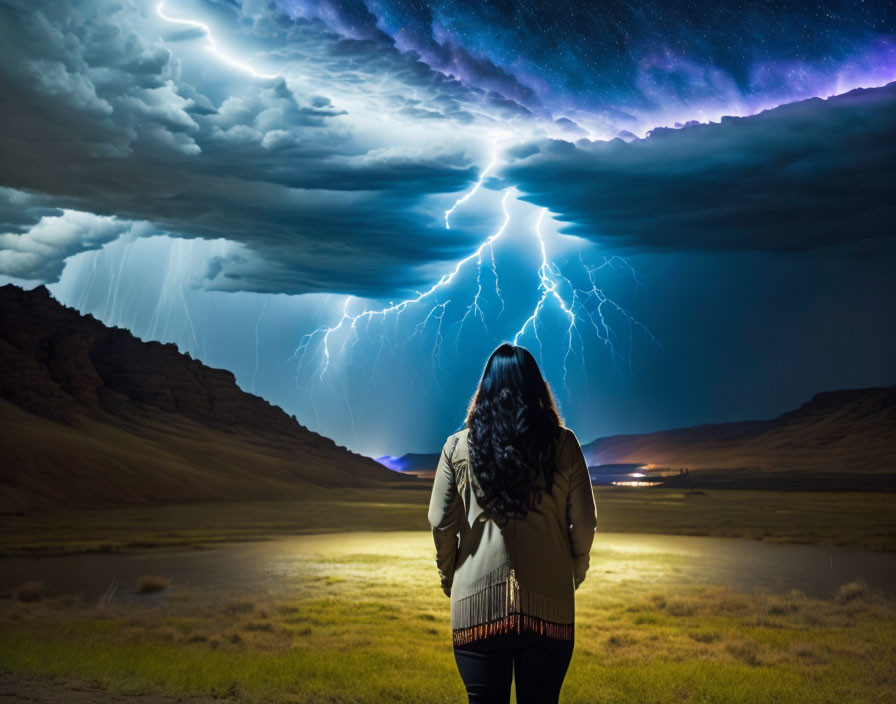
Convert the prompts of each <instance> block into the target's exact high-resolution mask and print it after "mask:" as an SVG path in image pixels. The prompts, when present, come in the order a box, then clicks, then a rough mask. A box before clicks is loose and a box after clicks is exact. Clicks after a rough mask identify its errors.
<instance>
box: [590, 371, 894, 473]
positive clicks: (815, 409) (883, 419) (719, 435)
mask: <svg viewBox="0 0 896 704" xmlns="http://www.w3.org/2000/svg"><path fill="white" fill-rule="evenodd" d="M582 450H583V452H584V453H585V458H586V459H587V461H588V463H589V464H594V465H598V464H607V463H611V462H643V463H651V464H653V465H656V466H660V467H671V468H685V467H686V468H688V469H689V470H706V469H750V470H755V471H763V472H767V471H773V470H783V471H788V472H807V473H826V472H835V473H847V474H850V473H854V474H876V473H892V472H896V386H887V387H873V388H867V389H844V390H839V391H825V392H822V393H818V394H816V395H815V396H813V397H812V399H811V400H810V401H807V402H806V403H804V404H803V405H802V406H800V407H799V408H797V409H796V410H793V411H788V412H787V413H783V414H781V415H779V416H777V417H776V418H772V419H771V420H755V421H741V422H736V423H717V424H710V425H695V426H692V427H688V428H676V429H674V430H662V431H659V432H654V433H644V434H638V435H612V436H610V437H605V438H599V439H597V440H595V441H594V442H590V443H588V444H587V445H584V446H583V447H582Z"/></svg>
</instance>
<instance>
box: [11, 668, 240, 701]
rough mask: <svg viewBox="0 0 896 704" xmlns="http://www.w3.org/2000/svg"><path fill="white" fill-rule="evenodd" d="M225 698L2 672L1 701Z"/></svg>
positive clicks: (189, 699)
mask: <svg viewBox="0 0 896 704" xmlns="http://www.w3.org/2000/svg"><path fill="white" fill-rule="evenodd" d="M232 701H234V700H233V699H230V698H228V697H226V696H221V697H210V696H201V697H165V696H161V695H157V694H114V693H111V692H107V691H106V690H105V689H103V688H101V687H98V686H96V685H94V684H92V683H90V682H86V681H84V680H78V679H63V678H57V679H48V678H39V677H35V678H30V677H24V676H22V675H14V674H11V673H9V672H3V673H0V704H21V703H22V702H28V704H175V702H181V703H182V704H183V703H186V704H213V703H214V704H226V703H227V702H232Z"/></svg>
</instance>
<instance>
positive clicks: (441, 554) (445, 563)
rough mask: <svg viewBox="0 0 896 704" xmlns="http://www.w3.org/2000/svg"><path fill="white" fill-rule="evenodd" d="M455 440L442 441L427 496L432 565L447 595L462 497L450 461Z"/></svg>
mask: <svg viewBox="0 0 896 704" xmlns="http://www.w3.org/2000/svg"><path fill="white" fill-rule="evenodd" d="M456 442H457V439H456V438H455V440H447V441H445V445H444V447H443V448H442V455H441V457H440V458H439V465H438V467H437V468H436V477H435V482H434V483H433V486H432V496H430V499H429V524H430V526H431V527H432V537H433V540H434V541H435V546H436V567H437V568H438V570H439V578H440V579H441V581H442V591H443V592H445V594H446V596H451V583H452V581H453V580H454V561H455V558H456V557H457V534H458V531H459V530H460V522H461V519H462V516H463V509H462V501H461V498H460V494H459V493H458V492H457V484H456V482H455V480H454V468H453V467H452V466H451V461H450V453H451V452H452V451H453V450H454V445H456ZM449 443H450V445H451V447H449Z"/></svg>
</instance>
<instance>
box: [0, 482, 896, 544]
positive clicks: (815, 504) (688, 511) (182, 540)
mask: <svg viewBox="0 0 896 704" xmlns="http://www.w3.org/2000/svg"><path fill="white" fill-rule="evenodd" d="M429 491H430V489H429V487H428V486H427V485H426V484H425V483H422V482H421V486H420V488H419V489H413V488H412V489H353V490H331V491H326V490H322V491H321V492H320V495H319V496H318V495H315V497H314V498H313V499H311V498H309V500H306V501H302V500H285V501H247V502H232V503H199V504H173V505H167V506H147V507H130V508H112V509H101V510H67V511H56V512H44V513H28V514H25V515H14V514H5V515H0V555H50V554H65V553H77V552H84V551H113V552H114V551H121V550H128V549H133V548H144V547H162V546H186V545H197V546H201V545H207V544H211V543H215V542H220V541H240V540H259V539H264V538H266V537H274V536H280V535H286V534H300V533H319V532H329V531H346V530H426V529H427V528H428V524H427V521H426V507H427V504H428V501H429ZM595 500H596V502H597V512H598V531H599V532H609V533H617V532H622V533H627V532H639V533H668V534H686V535H714V536H728V537H743V538H751V539H758V540H764V541H770V542H781V543H818V544H826V545H840V546H846V547H853V548H863V549H868V550H887V551H893V550H896V526H894V524H893V520H892V516H893V515H896V494H892V493H875V492H850V491H834V492H791V491H746V490H735V489H725V490H705V491H704V492H702V493H698V492H690V491H681V490H674V489H662V488H649V489H644V488H629V487H597V488H596V489H595Z"/></svg>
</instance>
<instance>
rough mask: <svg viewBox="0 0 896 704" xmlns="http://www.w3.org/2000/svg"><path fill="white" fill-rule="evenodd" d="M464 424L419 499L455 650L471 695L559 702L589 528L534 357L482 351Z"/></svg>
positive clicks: (581, 461)
mask: <svg viewBox="0 0 896 704" xmlns="http://www.w3.org/2000/svg"><path fill="white" fill-rule="evenodd" d="M465 426H466V427H465V428H464V429H462V430H460V431H458V432H457V433H454V434H453V435H451V436H449V438H448V440H447V441H446V442H445V446H444V447H443V448H442V455H441V458H440V460H439V464H438V468H437V470H436V476H435V483H434V484H433V489H432V496H431V498H430V502H429V522H430V525H431V526H432V530H433V538H434V540H435V547H436V567H437V568H438V572H439V576H440V577H441V581H442V590H443V591H444V592H445V594H446V595H447V596H449V597H450V598H451V626H452V633H453V646H454V657H455V661H456V662H457V667H458V670H459V671H460V675H461V678H462V679H463V681H464V685H465V686H466V689H467V694H468V697H469V701H470V702H501V703H502V704H506V703H507V702H508V701H509V700H510V683H511V679H512V678H513V677H514V676H515V677H516V695H517V702H518V703H519V704H523V703H524V702H537V703H538V704H549V703H550V702H557V700H558V697H559V695H560V687H561V686H562V684H563V678H564V677H565V676H566V670H567V668H568V667H569V661H570V659H571V657H572V650H573V641H574V637H573V636H574V618H573V617H574V613H575V594H574V592H575V590H576V589H577V588H578V587H579V585H580V584H581V583H582V581H583V580H584V579H585V573H586V572H587V571H588V566H589V554H590V552H591V545H592V543H593V541H594V533H595V530H596V529H597V509H596V506H595V502H594V494H593V492H592V489H591V477H590V475H589V474H588V467H587V465H586V464H585V457H584V455H583V454H582V448H581V447H580V446H579V442H578V439H577V438H576V436H575V434H574V433H573V432H572V431H571V430H570V429H569V428H566V427H564V426H563V424H562V420H561V418H560V416H559V414H558V413H557V409H556V406H555V404H554V399H553V397H552V395H551V391H550V389H549V387H548V385H547V383H546V382H545V380H544V378H543V377H542V375H541V371H540V370H539V369H538V364H537V363H536V362H535V358H534V357H533V356H532V354H531V353H530V352H529V351H528V350H527V349H525V348H524V347H518V346H515V345H510V344H502V345H501V346H500V347H498V348H497V349H496V350H495V351H494V352H493V353H492V355H491V357H489V359H488V362H487V363H486V365H485V370H484V371H483V374H482V379H481V380H480V382H479V388H478V389H477V391H476V394H475V395H474V396H473V399H472V401H471V403H470V406H469V409H468V412H467V418H466V423H465Z"/></svg>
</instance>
